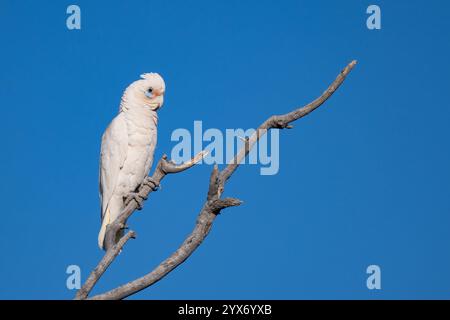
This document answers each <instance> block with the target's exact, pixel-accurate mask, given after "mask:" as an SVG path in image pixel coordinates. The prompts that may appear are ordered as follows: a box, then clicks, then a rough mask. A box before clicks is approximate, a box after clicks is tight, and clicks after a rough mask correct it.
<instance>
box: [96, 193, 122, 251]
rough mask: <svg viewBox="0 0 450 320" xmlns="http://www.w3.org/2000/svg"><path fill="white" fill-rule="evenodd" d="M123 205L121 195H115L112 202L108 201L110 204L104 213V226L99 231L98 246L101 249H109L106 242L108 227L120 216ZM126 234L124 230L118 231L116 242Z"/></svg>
mask: <svg viewBox="0 0 450 320" xmlns="http://www.w3.org/2000/svg"><path fill="white" fill-rule="evenodd" d="M122 207H123V200H122V199H120V197H117V198H116V197H113V198H112V199H111V200H110V202H109V203H108V206H107V208H106V210H105V213H104V215H103V219H102V226H101V228H100V232H99V233H98V246H99V247H100V249H103V250H107V249H108V248H106V243H105V236H106V228H107V227H108V225H109V224H110V223H112V222H114V221H115V220H116V219H117V217H118V216H119V214H120V212H121V211H122ZM123 235H124V231H123V230H120V231H119V232H117V234H116V236H115V238H114V244H116V243H117V242H118V241H119V240H120V238H122V236H123Z"/></svg>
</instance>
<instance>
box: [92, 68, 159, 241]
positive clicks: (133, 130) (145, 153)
mask: <svg viewBox="0 0 450 320" xmlns="http://www.w3.org/2000/svg"><path fill="white" fill-rule="evenodd" d="M141 78H142V79H140V80H137V81H135V82H133V83H132V84H131V85H129V86H128V88H126V90H125V92H124V94H123V96H122V100H121V102H120V110H119V114H118V115H117V116H116V117H115V118H114V120H113V121H112V122H111V124H110V125H109V126H108V128H107V129H106V131H105V133H104V134H103V137H102V147H101V154H100V177H99V179H100V202H101V218H102V226H101V229H100V232H99V235H98V245H99V246H100V248H102V249H105V250H106V249H107V248H105V246H106V244H105V243H104V240H105V233H106V227H107V225H108V224H110V223H112V222H114V220H115V219H117V217H118V216H119V215H120V213H121V211H122V210H123V209H124V207H125V200H126V199H128V198H129V197H130V195H133V194H134V193H135V192H136V191H137V190H136V189H137V188H138V187H139V186H140V185H141V183H142V182H143V181H144V180H146V179H148V173H149V171H150V168H151V166H152V163H153V155H154V151H155V147H156V140H157V124H158V115H157V113H156V111H157V110H158V109H159V108H161V106H162V105H163V101H164V93H165V89H166V87H165V83H164V80H163V78H162V77H161V76H160V75H159V74H157V73H145V74H143V75H141ZM119 238H120V235H116V241H118V240H119Z"/></svg>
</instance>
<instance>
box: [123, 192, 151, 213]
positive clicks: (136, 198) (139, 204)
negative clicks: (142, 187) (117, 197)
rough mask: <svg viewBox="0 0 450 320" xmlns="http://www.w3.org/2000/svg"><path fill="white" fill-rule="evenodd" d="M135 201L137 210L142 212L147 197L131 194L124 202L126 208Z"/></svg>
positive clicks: (135, 193)
mask: <svg viewBox="0 0 450 320" xmlns="http://www.w3.org/2000/svg"><path fill="white" fill-rule="evenodd" d="M133 200H134V201H136V204H137V209H138V210H141V209H142V207H143V205H144V201H145V200H147V197H143V196H141V195H140V194H139V193H137V192H133V193H130V194H129V195H128V197H127V198H126V199H125V201H124V204H125V207H126V206H128V204H129V203H130V202H131V201H133Z"/></svg>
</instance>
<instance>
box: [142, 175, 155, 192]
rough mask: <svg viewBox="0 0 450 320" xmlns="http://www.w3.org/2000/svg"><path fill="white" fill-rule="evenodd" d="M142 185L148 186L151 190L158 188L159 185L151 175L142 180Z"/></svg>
mask: <svg viewBox="0 0 450 320" xmlns="http://www.w3.org/2000/svg"><path fill="white" fill-rule="evenodd" d="M142 184H143V185H145V186H148V187H149V188H150V189H152V190H153V191H156V190H158V189H159V185H158V184H157V183H156V181H155V180H153V179H152V178H151V177H149V176H147V177H145V178H144V181H143V182H142Z"/></svg>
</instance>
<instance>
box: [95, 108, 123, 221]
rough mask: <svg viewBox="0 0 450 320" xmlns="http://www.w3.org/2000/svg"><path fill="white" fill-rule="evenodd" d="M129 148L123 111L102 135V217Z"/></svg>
mask: <svg viewBox="0 0 450 320" xmlns="http://www.w3.org/2000/svg"><path fill="white" fill-rule="evenodd" d="M127 150H128V134H127V124H126V121H125V116H124V114H123V113H119V115H117V117H115V118H114V120H113V121H112V122H111V124H110V125H109V126H108V128H107V129H106V131H105V133H104V134H103V137H102V147H101V153H100V172H99V176H100V177H99V180H100V203H101V206H102V209H101V218H102V220H103V217H104V215H105V211H106V208H107V207H108V203H109V201H110V200H111V197H112V195H113V193H114V189H115V187H116V185H117V178H118V176H119V173H120V171H121V170H122V168H123V164H124V163H125V159H126V158H127Z"/></svg>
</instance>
